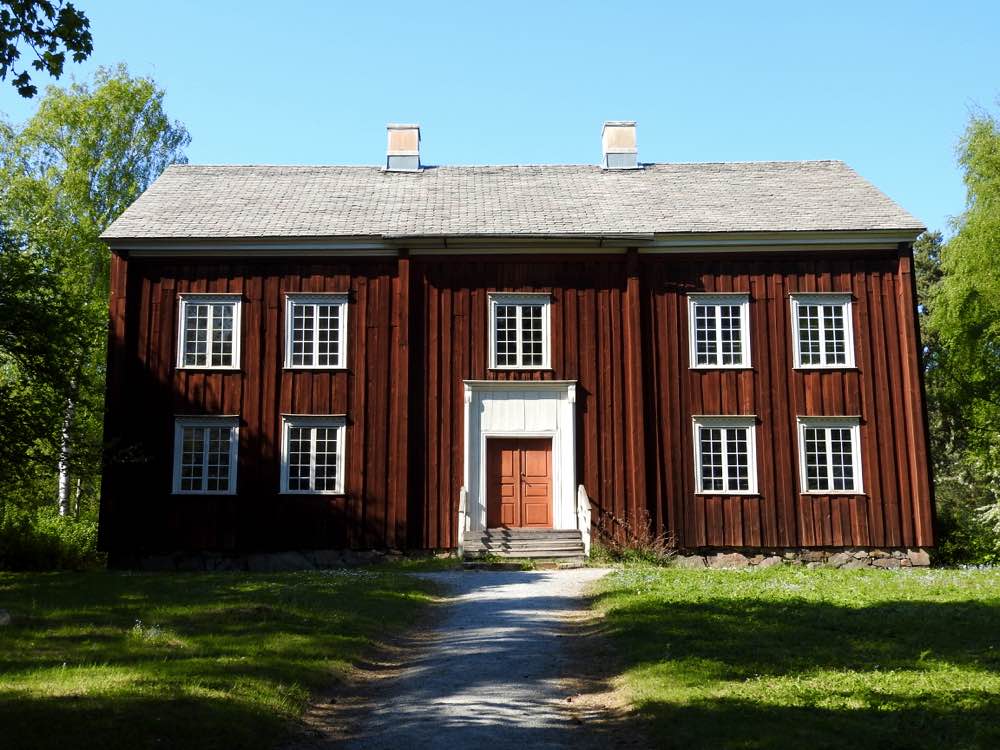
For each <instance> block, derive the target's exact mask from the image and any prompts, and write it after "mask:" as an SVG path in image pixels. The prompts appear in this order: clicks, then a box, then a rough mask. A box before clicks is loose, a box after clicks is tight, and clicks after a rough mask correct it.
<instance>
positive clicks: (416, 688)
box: [346, 568, 617, 750]
mask: <svg viewBox="0 0 1000 750" xmlns="http://www.w3.org/2000/svg"><path fill="white" fill-rule="evenodd" d="M606 572H607V571H604V570H598V569H594V568H582V569H578V570H559V571H546V572H492V571H469V572H466V571H462V572H449V573H428V574H424V575H425V576H426V577H427V578H429V579H431V580H434V581H436V582H438V583H439V584H441V585H442V586H443V587H444V588H445V589H446V590H448V591H450V592H451V596H450V597H449V600H448V604H447V605H446V609H445V610H444V613H443V617H442V619H441V620H439V621H438V622H437V623H436V624H435V625H434V626H433V628H432V629H430V630H429V631H428V632H425V633H423V634H422V637H421V638H420V639H418V640H416V641H414V643H415V644H418V645H415V646H414V647H413V649H412V651H410V650H407V651H406V654H405V657H404V658H403V660H402V665H401V668H400V669H399V671H398V672H396V673H395V674H394V675H392V676H391V677H390V678H388V679H387V680H386V681H385V684H384V685H383V686H382V688H381V689H380V690H379V691H378V693H379V694H378V695H377V696H375V697H374V700H373V701H372V702H371V704H370V706H369V707H368V709H367V710H366V711H365V713H364V716H363V718H362V719H361V720H359V721H357V722H355V723H356V726H355V727H354V728H353V731H352V732H351V733H350V735H351V736H350V739H348V740H347V741H346V747H349V748H354V749H356V750H360V749H361V748H364V749H365V750H379V749H381V748H385V749H386V750H388V748H392V749H393V750H402V749H404V748H447V749H448V750H461V749H462V748H489V749H490V750H503V749H504V748H517V750H527V749H528V748H570V747H572V748H574V750H583V749H584V748H588V747H608V746H609V745H615V744H617V743H614V742H611V743H609V741H608V740H609V738H608V736H607V735H606V734H605V733H604V732H599V731H596V729H595V728H596V727H598V726H599V725H600V717H599V716H597V715H594V714H595V711H596V713H598V714H599V713H600V712H601V710H600V709H594V708H591V709H589V713H588V709H583V711H584V713H583V714H582V715H581V713H580V710H579V709H577V710H573V706H572V701H573V699H574V698H573V696H574V695H575V692H576V689H575V688H574V686H573V683H572V679H573V678H574V677H575V676H578V675H580V674H581V672H580V671H579V669H578V668H579V665H578V664H576V663H575V662H576V661H577V660H579V659H580V654H573V653H572V649H571V648H569V647H568V645H567V642H568V641H569V640H572V639H571V638H569V637H567V636H569V635H571V632H570V631H571V628H572V627H573V625H574V624H579V623H580V621H581V619H582V616H583V610H584V607H585V600H584V598H583V594H584V592H585V590H586V588H587V587H588V586H589V585H590V584H591V583H593V582H594V581H596V580H597V579H598V578H600V577H601V576H603V575H604V574H605V573H606ZM592 729H595V731H591V730H592ZM602 735H603V737H602Z"/></svg>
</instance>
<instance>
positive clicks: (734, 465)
mask: <svg viewBox="0 0 1000 750" xmlns="http://www.w3.org/2000/svg"><path fill="white" fill-rule="evenodd" d="M694 471H695V482H696V489H695V492H696V493H697V494H700V495H755V494H757V418H756V417H754V416H739V417H709V416H696V417H694Z"/></svg>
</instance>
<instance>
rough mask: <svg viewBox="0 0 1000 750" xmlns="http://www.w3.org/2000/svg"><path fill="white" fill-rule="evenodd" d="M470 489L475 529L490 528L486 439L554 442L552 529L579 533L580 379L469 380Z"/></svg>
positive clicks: (467, 480) (466, 438)
mask: <svg viewBox="0 0 1000 750" xmlns="http://www.w3.org/2000/svg"><path fill="white" fill-rule="evenodd" d="M464 386H465V420H464V423H465V428H464V433H463V438H464V447H463V456H464V467H465V468H464V487H465V488H466V491H467V492H468V503H467V512H468V515H469V529H470V531H482V530H483V529H485V528H486V441H487V440H488V439H489V438H500V437H504V438H550V439H551V440H552V528H553V529H576V528H578V526H577V518H576V512H577V504H576V435H575V432H574V430H575V413H576V381H575V380H548V381H520V382H517V381H500V380H466V381H464Z"/></svg>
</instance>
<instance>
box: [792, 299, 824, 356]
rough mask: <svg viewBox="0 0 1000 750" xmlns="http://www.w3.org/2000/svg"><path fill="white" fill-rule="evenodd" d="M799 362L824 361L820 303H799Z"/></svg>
mask: <svg viewBox="0 0 1000 750" xmlns="http://www.w3.org/2000/svg"><path fill="white" fill-rule="evenodd" d="M798 310H799V364H803V365H819V364H822V363H823V359H822V352H821V350H820V332H819V331H820V329H819V326H820V320H819V315H820V308H819V306H818V305H799V307H798Z"/></svg>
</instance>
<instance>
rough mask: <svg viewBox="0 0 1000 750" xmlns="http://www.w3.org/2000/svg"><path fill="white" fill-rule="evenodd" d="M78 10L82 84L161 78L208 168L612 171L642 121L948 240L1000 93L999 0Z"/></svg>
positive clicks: (11, 110) (658, 149) (674, 148)
mask: <svg viewBox="0 0 1000 750" xmlns="http://www.w3.org/2000/svg"><path fill="white" fill-rule="evenodd" d="M76 4H77V5H78V6H79V7H81V8H82V9H84V10H85V11H86V12H87V13H88V14H89V16H90V18H91V22H92V30H93V34H94V45H95V52H94V55H93V56H92V58H91V60H90V61H88V62H87V63H86V64H84V65H79V66H71V70H72V72H73V73H74V75H76V76H77V77H79V78H85V77H87V76H88V75H89V73H90V72H91V71H92V70H93V68H94V67H95V66H96V65H109V64H114V63H117V62H120V61H124V62H126V63H128V65H129V67H130V69H131V70H132V72H133V73H136V74H142V75H149V76H151V77H153V78H154V79H155V80H156V81H157V82H158V83H159V84H160V85H162V86H163V87H164V88H165V89H166V91H167V106H168V110H169V112H170V114H171V115H172V116H173V117H175V118H177V119H179V120H181V121H182V122H183V123H184V124H185V125H186V126H187V127H188V129H189V130H190V132H191V135H192V138H193V140H192V143H191V147H190V149H189V151H188V155H189V157H190V160H191V161H192V162H194V163H271V164H275V163H288V164H376V163H380V161H381V159H382V158H383V154H384V149H385V132H384V125H385V123H386V122H389V121H402V122H410V121H413V122H419V123H420V124H421V125H422V128H423V143H422V150H423V160H424V161H425V162H427V163H432V164H490V163H493V164H509V163H596V162H597V161H598V159H599V155H600V154H599V151H600V128H601V123H602V122H603V121H604V120H606V119H635V120H637V121H638V125H639V130H638V136H639V156H640V159H641V160H643V161H728V160H735V161H752V160H760V159H842V160H844V161H846V162H848V163H849V164H851V165H852V166H853V167H854V168H855V169H857V170H858V171H859V172H860V173H861V174H863V175H864V176H865V177H867V178H868V179H870V180H872V181H873V182H874V183H875V184H876V185H878V186H879V187H880V188H881V189H882V190H884V191H885V192H886V193H888V194H889V195H890V196H891V197H892V198H894V199H895V200H897V201H898V202H899V203H901V204H902V205H903V206H904V207H905V208H906V209H908V210H909V211H910V212H911V213H913V214H915V215H916V216H917V217H918V218H920V219H922V220H923V221H924V222H925V223H926V224H927V225H928V226H930V227H931V228H940V229H946V223H947V219H948V217H949V216H953V215H955V214H957V213H959V212H961V210H962V207H963V205H964V200H965V192H964V188H963V185H962V182H961V175H960V173H959V171H958V169H957V167H956V164H955V145H956V142H957V140H958V138H959V137H960V135H961V133H962V131H963V129H964V126H965V123H966V121H967V119H968V115H969V112H970V111H971V110H972V109H973V108H976V107H981V108H985V109H987V110H989V111H992V112H994V113H995V112H997V110H998V105H997V101H998V98H1000V42H998V37H997V30H998V29H1000V2H996V1H995V0H982V1H981V2H947V1H945V0H941V1H940V2H935V3H923V2H877V1H874V0H869V1H868V2H863V3H854V2H836V3H807V2H801V0H798V1H797V2H788V3H768V2H758V3H742V2H741V3H736V2H733V3H713V2H699V3H690V2H688V3H666V2H652V3H643V2H631V3H629V2H608V1H607V0H605V2H600V3H584V2H579V3H556V2H544V1H543V0H535V1H534V2H515V1H511V0H504V1H503V2H491V3H480V2H470V1H469V0H464V1H463V2H452V3H443V2H429V1H428V0H420V2H416V1H411V2H406V3H397V2H390V1H389V0H380V1H379V2H367V3H365V2H356V0H355V1H354V2H314V3H305V2H292V1H286V2H273V1H272V2H266V3H265V2H261V3H256V2H221V1H216V0H211V1H206V0H202V1H201V2H186V1H184V2H178V1H176V0H172V1H171V2H169V3H161V2H151V1H147V0H142V1H139V0H136V1H134V2H127V1H126V0H119V1H118V2H105V1H102V0H78V1H77V3H76ZM40 82H42V83H44V82H45V81H44V80H41V81H40ZM33 106H34V105H33V104H32V103H30V102H24V101H21V100H20V97H18V96H17V94H16V92H14V90H13V89H12V88H10V87H9V86H7V85H5V86H4V88H3V89H0V111H3V112H5V113H6V115H7V116H8V117H10V118H12V119H14V120H16V121H17V120H22V119H24V118H25V117H27V116H28V115H29V114H30V113H31V111H32V109H33Z"/></svg>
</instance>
